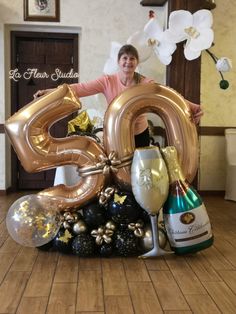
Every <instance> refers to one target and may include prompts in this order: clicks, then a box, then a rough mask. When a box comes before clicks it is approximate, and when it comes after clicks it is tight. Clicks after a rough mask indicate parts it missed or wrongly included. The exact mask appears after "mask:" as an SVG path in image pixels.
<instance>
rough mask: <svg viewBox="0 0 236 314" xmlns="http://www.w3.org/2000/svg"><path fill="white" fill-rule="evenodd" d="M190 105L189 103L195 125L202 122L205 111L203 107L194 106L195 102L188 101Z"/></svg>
mask: <svg viewBox="0 0 236 314" xmlns="http://www.w3.org/2000/svg"><path fill="white" fill-rule="evenodd" d="M188 103H189V107H190V109H191V113H192V120H193V122H194V123H195V124H198V123H199V122H200V119H201V117H202V116H203V111H202V109H201V106H200V105H197V104H194V103H193V102H191V101H189V100H188Z"/></svg>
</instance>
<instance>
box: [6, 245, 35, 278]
mask: <svg viewBox="0 0 236 314" xmlns="http://www.w3.org/2000/svg"><path fill="white" fill-rule="evenodd" d="M37 256H38V250H37V249H36V248H28V247H23V248H22V250H21V251H20V252H19V254H18V255H17V256H16V258H15V260H14V263H13V264H12V266H11V271H30V272H31V270H32V268H33V265H34V263H35V260H36V258H37Z"/></svg>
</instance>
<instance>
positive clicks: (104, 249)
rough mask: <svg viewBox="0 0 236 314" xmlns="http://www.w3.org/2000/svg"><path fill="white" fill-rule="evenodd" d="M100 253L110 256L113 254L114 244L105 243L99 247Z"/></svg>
mask: <svg viewBox="0 0 236 314" xmlns="http://www.w3.org/2000/svg"><path fill="white" fill-rule="evenodd" d="M99 253H100V255H101V256H103V257H110V256H111V255H112V254H113V244H112V243H104V244H102V245H101V246H100V248H99Z"/></svg>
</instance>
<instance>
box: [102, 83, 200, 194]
mask: <svg viewBox="0 0 236 314" xmlns="http://www.w3.org/2000/svg"><path fill="white" fill-rule="evenodd" d="M145 112H152V113H156V114H158V115H159V116H160V118H161V119H162V120H163V122H164V124H165V129H166V135H167V142H168V145H172V146H175V147H176V149H177V151H178V155H179V160H180V164H181V168H182V169H183V172H184V175H185V176H186V178H187V180H188V181H189V182H191V181H192V180H193V178H194V176H195V174H196V171H197V167H198V137H197V131H196V127H195V124H194V123H193V122H192V121H191V111H190V108H189V105H188V103H187V102H186V101H185V99H184V98H183V97H182V96H181V95H180V94H179V93H177V92H176V91H174V90H173V89H171V88H169V87H166V86H162V85H159V84H156V83H151V84H145V85H136V86H133V87H132V88H129V89H128V90H126V91H124V92H123V93H122V94H121V95H120V96H118V97H117V98H116V99H115V100H114V101H113V102H112V103H111V105H110V106H109V107H108V110H107V112H106V114H105V118H104V147H105V151H106V154H107V155H108V154H109V153H110V152H112V151H115V152H116V153H117V156H118V159H123V158H125V157H126V156H130V155H133V152H134V149H135V145H134V136H133V125H134V121H135V119H136V118H137V117H138V116H139V115H140V114H142V113H145ZM114 176H115V178H116V181H117V183H118V184H119V185H121V186H123V187H126V188H130V187H131V183H130V165H127V166H123V167H121V168H119V169H118V171H117V172H116V173H115V174H114Z"/></svg>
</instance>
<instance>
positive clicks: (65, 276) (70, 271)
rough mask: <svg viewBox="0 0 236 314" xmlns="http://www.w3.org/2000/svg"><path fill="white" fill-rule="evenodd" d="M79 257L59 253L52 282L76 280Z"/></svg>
mask: <svg viewBox="0 0 236 314" xmlns="http://www.w3.org/2000/svg"><path fill="white" fill-rule="evenodd" d="M78 263H79V259H78V257H77V256H73V255H60V256H59V258H58V263H57V268H56V272H55V277H54V282H71V283H72V282H77V280H78Z"/></svg>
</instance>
